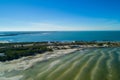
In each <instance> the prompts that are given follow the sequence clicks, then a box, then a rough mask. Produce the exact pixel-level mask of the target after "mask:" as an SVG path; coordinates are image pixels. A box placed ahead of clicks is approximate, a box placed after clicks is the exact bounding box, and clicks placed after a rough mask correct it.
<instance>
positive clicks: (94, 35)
mask: <svg viewBox="0 0 120 80" xmlns="http://www.w3.org/2000/svg"><path fill="white" fill-rule="evenodd" d="M94 40H97V41H120V31H39V32H0V41H8V42H39V41H94Z"/></svg>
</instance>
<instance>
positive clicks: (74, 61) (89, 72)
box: [1, 48, 120, 80]
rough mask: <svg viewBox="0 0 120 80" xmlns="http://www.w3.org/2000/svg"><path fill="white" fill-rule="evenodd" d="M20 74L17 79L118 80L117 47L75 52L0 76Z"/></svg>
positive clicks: (118, 54)
mask: <svg viewBox="0 0 120 80" xmlns="http://www.w3.org/2000/svg"><path fill="white" fill-rule="evenodd" d="M20 75H22V78H21V79H20V80H120V48H97V49H87V50H85V51H78V52H76V53H73V54H68V55H65V56H62V57H59V58H55V59H50V60H47V61H43V62H39V63H36V64H34V65H33V66H32V67H31V68H29V69H27V70H24V71H10V72H5V74H4V75H3V76H4V77H6V78H9V77H15V76H20ZM3 76H1V77H3ZM6 80H13V79H6Z"/></svg>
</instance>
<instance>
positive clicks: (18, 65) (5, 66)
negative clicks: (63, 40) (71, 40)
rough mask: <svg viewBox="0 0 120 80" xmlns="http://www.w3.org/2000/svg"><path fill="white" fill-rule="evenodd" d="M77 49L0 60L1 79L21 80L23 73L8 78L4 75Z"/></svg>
mask: <svg viewBox="0 0 120 80" xmlns="http://www.w3.org/2000/svg"><path fill="white" fill-rule="evenodd" d="M77 50H78V49H62V50H54V51H52V52H45V53H43V54H37V55H35V56H27V57H22V58H20V59H16V60H12V61H6V62H0V80H19V79H20V78H22V75H18V76H16V77H11V78H6V77H3V76H4V74H5V72H11V71H14V70H15V71H22V70H26V69H28V68H30V67H32V66H33V65H34V64H35V63H37V62H40V61H44V60H48V59H51V58H56V57H60V56H63V55H66V54H69V53H72V52H75V51H77Z"/></svg>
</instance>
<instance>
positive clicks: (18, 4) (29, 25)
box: [0, 0, 120, 31]
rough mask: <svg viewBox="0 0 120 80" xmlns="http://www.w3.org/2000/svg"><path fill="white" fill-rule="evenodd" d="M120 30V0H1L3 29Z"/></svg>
mask: <svg viewBox="0 0 120 80" xmlns="http://www.w3.org/2000/svg"><path fill="white" fill-rule="evenodd" d="M89 30H90V31H91V30H92V31H101V30H102V31H103V30H120V0H0V31H89Z"/></svg>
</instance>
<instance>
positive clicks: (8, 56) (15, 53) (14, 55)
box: [0, 45, 52, 61]
mask: <svg viewBox="0 0 120 80" xmlns="http://www.w3.org/2000/svg"><path fill="white" fill-rule="evenodd" d="M45 51H52V49H50V48H47V46H35V45H34V46H15V45H14V46H12V45H11V46H10V45H9V47H3V48H0V53H2V54H3V53H4V55H2V56H0V61H6V60H13V59H18V58H20V57H23V56H29V55H35V54H41V53H43V52H45Z"/></svg>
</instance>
